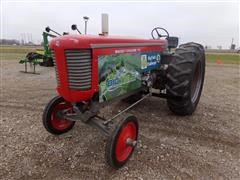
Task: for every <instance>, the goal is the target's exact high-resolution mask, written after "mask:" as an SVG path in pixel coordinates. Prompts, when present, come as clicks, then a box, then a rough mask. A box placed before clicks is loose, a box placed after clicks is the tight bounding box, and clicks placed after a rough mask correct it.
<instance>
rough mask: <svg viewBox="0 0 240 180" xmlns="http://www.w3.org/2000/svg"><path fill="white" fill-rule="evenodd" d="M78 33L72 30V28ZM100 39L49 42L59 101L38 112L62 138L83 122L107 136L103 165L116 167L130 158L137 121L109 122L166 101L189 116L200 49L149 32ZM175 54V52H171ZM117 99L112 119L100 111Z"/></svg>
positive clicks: (201, 66)
mask: <svg viewBox="0 0 240 180" xmlns="http://www.w3.org/2000/svg"><path fill="white" fill-rule="evenodd" d="M72 29H73V30H77V27H76V25H74V26H72ZM107 34H108V33H105V34H104V33H103V34H100V35H98V36H97V35H96V36H95V35H81V34H79V35H78V34H75V35H65V36H59V37H55V38H53V39H52V40H51V42H50V49H51V52H52V58H53V61H54V64H55V69H56V79H57V88H56V89H57V92H58V96H56V97H54V98H53V99H51V100H50V102H49V103H48V104H47V106H46V107H45V110H44V112H43V125H44V127H45V128H46V130H47V131H48V132H50V133H52V134H58V135H59V134H63V133H66V132H67V131H69V130H70V129H72V128H73V126H74V124H75V122H76V121H82V122H83V123H86V124H88V125H92V126H94V127H96V128H97V129H99V130H100V131H101V132H102V133H103V134H104V135H106V136H107V138H108V141H107V144H106V160H107V163H108V164H109V165H110V166H111V167H113V168H115V169H118V168H121V167H122V166H123V165H125V164H126V162H127V161H128V160H129V158H130V157H131V155H132V153H133V151H134V149H135V147H136V145H137V142H138V134H139V125H138V120H137V117H135V116H134V115H130V116H127V117H126V118H124V119H122V120H121V121H120V122H118V123H117V125H116V126H114V123H113V122H114V120H116V118H119V117H120V115H123V114H124V113H126V111H127V110H129V109H130V108H132V107H133V106H135V105H136V104H138V103H140V102H141V101H143V100H144V99H146V98H148V97H151V96H155V97H159V98H165V99H166V100H167V104H168V107H169V109H170V111H172V112H173V113H174V114H176V115H181V116H185V115H191V114H192V113H193V112H194V111H195V109H196V107H197V104H198V102H199V99H200V96H201V92H202V87H203V82H204V74H205V52H204V48H203V46H202V45H200V44H197V43H193V42H190V43H186V44H182V45H180V46H178V38H177V37H172V36H169V33H168V32H167V30H165V29H163V28H159V27H157V28H154V29H153V30H152V33H151V34H152V37H153V39H144V38H129V37H120V36H119V37H116V36H108V35H107ZM173 51H174V52H173ZM116 100H118V101H119V100H122V101H124V102H127V103H129V106H128V107H127V108H126V109H123V110H122V111H121V112H119V113H118V114H116V115H113V116H112V117H111V118H108V119H105V118H104V117H101V116H99V112H100V110H101V108H103V107H104V106H106V105H109V104H111V103H112V102H114V101H116Z"/></svg>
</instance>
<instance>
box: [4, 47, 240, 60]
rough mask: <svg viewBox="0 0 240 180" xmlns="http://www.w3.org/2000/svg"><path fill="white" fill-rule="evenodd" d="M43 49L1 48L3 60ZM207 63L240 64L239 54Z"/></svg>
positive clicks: (214, 56) (217, 56) (210, 57)
mask: <svg viewBox="0 0 240 180" xmlns="http://www.w3.org/2000/svg"><path fill="white" fill-rule="evenodd" d="M37 49H42V47H41V46H0V54H1V56H0V57H1V60H21V59H23V58H24V57H25V56H26V54H27V53H28V52H34V51H36V50H37ZM206 61H207V62H210V63H217V62H220V63H223V64H239V62H240V54H237V53H206Z"/></svg>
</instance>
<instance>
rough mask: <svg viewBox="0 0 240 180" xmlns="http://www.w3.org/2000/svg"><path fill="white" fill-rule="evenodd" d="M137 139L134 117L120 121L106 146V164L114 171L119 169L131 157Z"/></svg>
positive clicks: (136, 123) (136, 126) (135, 119)
mask: <svg viewBox="0 0 240 180" xmlns="http://www.w3.org/2000/svg"><path fill="white" fill-rule="evenodd" d="M137 138H138V121H137V118H136V117H134V116H129V117H127V118H126V119H124V120H123V121H121V122H120V123H119V124H118V125H117V127H116V128H115V130H114V131H113V134H112V135H111V136H110V137H109V140H108V142H107V145H106V159H107V163H108V164H109V165H110V166H111V167H112V168H114V169H119V168H121V167H122V166H123V165H125V164H126V163H127V161H128V160H129V158H130V157H131V155H132V153H133V151H134V148H135V146H136V144H137Z"/></svg>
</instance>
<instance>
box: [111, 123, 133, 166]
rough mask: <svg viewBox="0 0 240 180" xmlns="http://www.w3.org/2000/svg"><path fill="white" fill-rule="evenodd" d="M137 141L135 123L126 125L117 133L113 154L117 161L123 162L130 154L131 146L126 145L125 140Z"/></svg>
mask: <svg viewBox="0 0 240 180" xmlns="http://www.w3.org/2000/svg"><path fill="white" fill-rule="evenodd" d="M128 138H130V139H132V140H137V127H136V125H135V123H133V122H129V123H127V124H126V125H125V126H124V127H123V128H122V129H121V131H120V132H119V136H118V139H117V143H116V149H115V154H116V158H117V160H118V161H120V162H122V161H125V160H126V159H127V158H128V157H129V156H130V155H131V153H132V151H133V148H134V147H133V146H129V145H127V144H126V141H127V139H128Z"/></svg>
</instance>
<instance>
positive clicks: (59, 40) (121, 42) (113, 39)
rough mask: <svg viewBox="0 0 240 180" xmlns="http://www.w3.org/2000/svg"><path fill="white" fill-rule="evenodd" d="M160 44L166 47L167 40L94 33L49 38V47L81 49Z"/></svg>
mask: <svg viewBox="0 0 240 180" xmlns="http://www.w3.org/2000/svg"><path fill="white" fill-rule="evenodd" d="M157 45H159V46H161V47H162V48H163V49H166V48H167V46H168V43H167V40H163V39H159V40H153V39H143V38H134V37H121V36H96V35H64V36H61V37H56V38H54V39H52V40H51V42H50V48H51V49H58V48H59V49H82V48H84V49H85V48H86V49H89V48H114V47H133V46H134V47H138V46H157Z"/></svg>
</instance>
